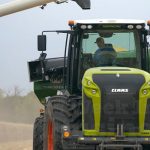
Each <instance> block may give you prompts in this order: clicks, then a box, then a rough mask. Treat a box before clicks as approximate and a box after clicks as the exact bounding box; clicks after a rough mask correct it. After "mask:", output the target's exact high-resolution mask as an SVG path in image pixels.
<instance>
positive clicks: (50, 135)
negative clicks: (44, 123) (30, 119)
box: [48, 121, 54, 150]
mask: <svg viewBox="0 0 150 150" xmlns="http://www.w3.org/2000/svg"><path fill="white" fill-rule="evenodd" d="M48 150H54V143H53V124H52V122H50V121H49V122H48Z"/></svg>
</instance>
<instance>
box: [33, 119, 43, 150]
mask: <svg viewBox="0 0 150 150" xmlns="http://www.w3.org/2000/svg"><path fill="white" fill-rule="evenodd" d="M43 124H44V118H43V117H42V116H41V117H38V118H36V120H35V122H34V128H33V150H43Z"/></svg>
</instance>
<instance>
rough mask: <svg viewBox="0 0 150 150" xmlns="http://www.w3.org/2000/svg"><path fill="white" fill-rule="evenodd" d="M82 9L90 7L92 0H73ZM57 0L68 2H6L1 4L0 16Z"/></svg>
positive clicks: (50, 0)
mask: <svg viewBox="0 0 150 150" xmlns="http://www.w3.org/2000/svg"><path fill="white" fill-rule="evenodd" d="M73 1H75V2H76V3H77V4H78V5H79V6H80V7H81V8H82V9H89V8H90V0H73ZM51 2H56V3H58V4H60V3H63V2H67V0H14V1H12V2H8V3H6V4H2V5H0V17H2V16H6V15H9V14H12V13H16V12H19V11H23V10H26V9H30V8H33V7H36V6H41V5H45V4H47V3H51Z"/></svg>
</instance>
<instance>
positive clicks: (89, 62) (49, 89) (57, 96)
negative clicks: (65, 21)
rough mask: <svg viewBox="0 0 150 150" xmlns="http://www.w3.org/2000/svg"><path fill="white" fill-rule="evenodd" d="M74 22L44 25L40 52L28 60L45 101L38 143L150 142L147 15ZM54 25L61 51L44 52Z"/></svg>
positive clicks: (90, 147) (51, 148) (142, 145)
mask: <svg viewBox="0 0 150 150" xmlns="http://www.w3.org/2000/svg"><path fill="white" fill-rule="evenodd" d="M147 25H148V26H150V21H148V23H147ZM69 26H70V30H58V31H43V32H42V34H41V35H39V36H38V50H39V51H42V53H41V55H40V57H39V59H37V60H35V61H30V62H28V66H29V75H30V80H31V81H33V82H34V92H35V94H36V95H37V97H38V99H39V100H40V102H41V103H42V104H43V105H44V107H45V110H44V112H41V115H40V117H38V118H36V121H35V123H34V139H33V150H107V149H109V150H114V149H117V150H127V149H129V150H132V149H133V150H142V149H143V150H149V149H150V74H149V72H150V66H149V62H150V61H149V57H150V54H149V53H150V52H149V49H148V46H149V43H148V36H149V35H150V30H149V29H146V24H145V21H143V20H119V19H118V20H113V19H112V20H107V19H97V20H76V21H73V20H72V21H69ZM49 32H50V33H51V32H56V33H59V34H61V33H62V34H66V43H65V45H66V46H65V52H64V57H58V58H46V53H44V51H45V50H46V34H47V33H49ZM99 39H101V41H102V42H103V47H101V46H99V48H98V47H97V45H98V40H99Z"/></svg>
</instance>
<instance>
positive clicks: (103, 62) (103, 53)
mask: <svg viewBox="0 0 150 150" xmlns="http://www.w3.org/2000/svg"><path fill="white" fill-rule="evenodd" d="M95 43H96V44H97V46H98V49H97V50H96V52H95V54H94V63H95V65H96V66H97V67H99V66H112V65H113V64H114V60H115V58H116V51H115V50H114V49H113V47H110V46H109V47H107V46H105V42H104V39H103V38H102V37H98V38H97V39H96V42H95Z"/></svg>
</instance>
